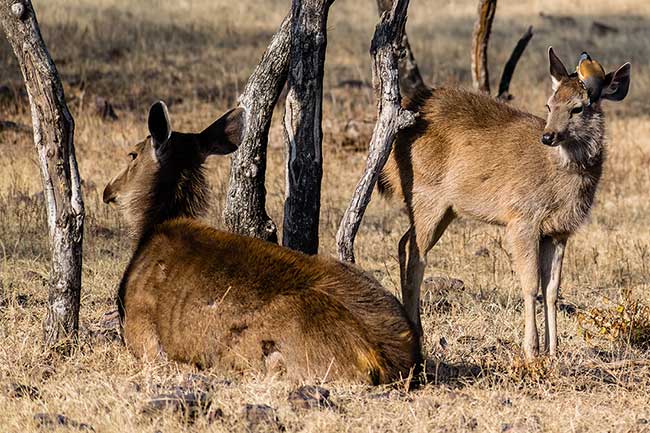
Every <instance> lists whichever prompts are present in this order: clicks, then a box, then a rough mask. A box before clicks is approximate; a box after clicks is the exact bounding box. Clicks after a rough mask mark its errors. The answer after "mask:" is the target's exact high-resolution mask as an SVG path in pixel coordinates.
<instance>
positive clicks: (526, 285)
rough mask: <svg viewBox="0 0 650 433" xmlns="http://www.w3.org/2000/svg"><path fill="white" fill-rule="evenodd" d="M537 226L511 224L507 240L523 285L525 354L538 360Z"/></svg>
mask: <svg viewBox="0 0 650 433" xmlns="http://www.w3.org/2000/svg"><path fill="white" fill-rule="evenodd" d="M537 233H538V232H537V231H536V230H535V229H534V228H533V227H528V226H523V225H516V224H511V225H509V226H508V228H507V237H508V241H509V244H510V251H511V254H512V261H513V267H514V268H515V271H516V273H517V275H518V276H519V281H520V283H521V291H522V296H523V299H524V322H525V325H524V345H523V346H524V354H525V356H526V359H528V360H531V359H534V358H535V357H536V356H537V355H538V353H539V339H538V335H537V324H536V321H535V300H536V297H537V292H538V290H539V244H540V241H539V235H538V234H537Z"/></svg>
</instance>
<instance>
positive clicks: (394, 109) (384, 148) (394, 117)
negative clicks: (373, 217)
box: [336, 0, 415, 263]
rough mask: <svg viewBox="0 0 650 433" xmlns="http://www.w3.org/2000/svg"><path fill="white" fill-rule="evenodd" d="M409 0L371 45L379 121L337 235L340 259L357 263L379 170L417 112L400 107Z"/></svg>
mask: <svg viewBox="0 0 650 433" xmlns="http://www.w3.org/2000/svg"><path fill="white" fill-rule="evenodd" d="M408 3H409V2H408V0H396V1H395V2H394V4H393V6H392V9H391V10H390V11H389V12H388V13H385V14H383V15H382V17H381V19H380V21H379V24H378V25H377V27H376V29H375V35H374V36H373V38H372V43H371V45H370V54H371V56H372V81H373V87H374V90H375V96H376V98H377V123H376V124H375V129H374V131H373V133H372V139H371V140H370V149H369V152H368V159H367V160H366V167H365V169H364V172H363V175H362V176H361V179H360V180H359V183H357V186H356V189H355V191H354V195H353V196H352V200H351V202H350V205H349V206H348V208H347V209H346V211H345V214H344V215H343V219H342V221H341V224H340V225H339V230H338V232H337V234H336V243H337V247H338V253H339V258H340V259H341V260H346V261H348V262H353V263H354V238H355V236H356V234H357V231H358V230H359V226H360V225H361V220H362V218H363V214H364V212H365V211H366V207H367V206H368V203H369V202H370V197H371V195H372V190H373V188H374V186H375V184H376V183H377V179H378V178H379V173H380V171H381V169H382V168H383V167H384V164H386V161H387V160H388V155H389V154H390V150H391V146H392V143H393V138H394V137H395V134H397V132H398V131H399V130H400V129H402V128H406V127H408V126H411V125H412V124H413V123H415V114H413V113H411V112H410V111H407V110H405V109H404V108H402V106H401V96H400V86H399V82H400V80H399V72H398V71H399V67H398V63H399V50H400V44H401V42H402V41H403V40H404V39H403V36H404V26H405V24H406V11H407V9H408Z"/></svg>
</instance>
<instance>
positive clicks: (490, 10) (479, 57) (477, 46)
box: [471, 0, 497, 94]
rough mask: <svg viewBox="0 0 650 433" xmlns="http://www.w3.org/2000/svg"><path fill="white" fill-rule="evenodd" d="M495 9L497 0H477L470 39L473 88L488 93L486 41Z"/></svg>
mask: <svg viewBox="0 0 650 433" xmlns="http://www.w3.org/2000/svg"><path fill="white" fill-rule="evenodd" d="M496 9H497V0H479V5H478V17H477V18H476V23H475V24H474V35H473V40H472V65H471V66H472V83H473V85H474V88H475V89H477V90H480V91H481V92H485V93H488V94H489V93H490V76H489V74H488V58H487V53H488V41H489V40H490V31H491V30H492V21H493V20H494V13H495V11H496Z"/></svg>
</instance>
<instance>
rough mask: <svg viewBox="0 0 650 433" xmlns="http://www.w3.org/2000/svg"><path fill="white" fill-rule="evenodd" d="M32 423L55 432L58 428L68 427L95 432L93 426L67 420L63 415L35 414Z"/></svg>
mask: <svg viewBox="0 0 650 433" xmlns="http://www.w3.org/2000/svg"><path fill="white" fill-rule="evenodd" d="M34 421H36V424H38V426H39V427H41V428H48V429H50V430H55V429H57V428H58V427H70V428H73V429H77V430H84V431H93V432H94V431H95V429H94V428H93V426H91V425H90V424H86V423H85V422H78V421H75V420H72V419H70V418H68V417H67V416H65V415H61V414H54V413H37V414H36V415H34Z"/></svg>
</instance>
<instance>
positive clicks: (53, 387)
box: [0, 0, 650, 432]
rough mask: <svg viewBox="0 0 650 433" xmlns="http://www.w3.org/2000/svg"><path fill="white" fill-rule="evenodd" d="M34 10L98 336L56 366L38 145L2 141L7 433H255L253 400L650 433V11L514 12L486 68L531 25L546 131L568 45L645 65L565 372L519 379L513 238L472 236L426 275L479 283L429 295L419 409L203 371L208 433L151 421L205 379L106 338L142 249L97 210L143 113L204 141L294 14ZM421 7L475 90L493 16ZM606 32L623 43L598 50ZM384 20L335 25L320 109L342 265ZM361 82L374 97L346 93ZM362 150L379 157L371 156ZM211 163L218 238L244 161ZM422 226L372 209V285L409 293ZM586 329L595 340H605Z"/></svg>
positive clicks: (363, 254) (501, 428)
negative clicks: (227, 195)
mask: <svg viewBox="0 0 650 433" xmlns="http://www.w3.org/2000/svg"><path fill="white" fill-rule="evenodd" d="M35 3H36V8H37V13H38V14H39V17H40V20H41V27H42V30H43V33H44V37H45V39H46V41H47V42H48V45H49V47H50V49H51V51H52V54H53V57H54V58H55V60H56V61H57V65H58V66H59V70H60V72H61V75H62V77H63V79H64V81H65V86H66V93H67V96H68V99H69V101H70V107H71V109H72V111H73V114H74V115H75V118H76V123H77V132H76V146H77V156H78V160H79V164H80V170H81V173H82V176H83V178H84V181H85V183H84V193H85V200H86V209H87V220H86V221H87V225H86V243H85V249H84V260H85V261H84V274H83V284H84V291H83V297H82V313H81V321H82V323H83V325H84V332H83V333H82V344H81V345H80V347H79V349H78V350H77V351H76V352H75V353H73V354H72V355H71V356H70V357H68V358H66V359H61V358H57V357H55V356H52V355H50V354H47V353H44V352H43V349H42V346H41V343H40V322H41V319H42V316H43V312H44V308H43V307H44V303H45V302H46V299H47V297H46V289H45V284H44V282H45V279H46V278H47V274H48V250H47V243H46V236H45V233H46V227H45V216H44V212H43V209H42V206H41V205H42V199H41V198H40V196H39V189H40V180H39V177H38V171H37V166H36V164H35V162H34V157H35V152H34V150H33V147H32V141H31V136H30V135H29V134H25V133H23V132H19V131H13V130H6V131H1V132H0V150H1V151H0V167H2V169H1V171H0V220H1V221H2V223H1V224H0V252H1V255H0V258H1V260H0V291H1V292H0V386H1V387H2V391H1V392H0V407H1V408H2V409H3V410H1V411H0V430H1V431H3V432H14V431H15V432H21V431H30V430H36V429H37V426H36V423H35V421H34V420H33V415H34V414H35V413H38V412H51V413H62V414H65V415H67V416H68V417H69V418H70V419H73V420H77V421H80V422H86V423H89V424H90V425H92V426H93V427H94V429H95V431H97V432H121V431H147V432H154V431H156V430H160V431H164V432H170V431H181V430H193V431H241V430H245V429H246V428H247V424H246V421H245V417H244V416H243V410H244V405H245V404H246V403H259V404H268V405H270V406H272V407H273V408H275V409H276V411H277V415H278V417H279V419H280V421H281V423H282V424H283V425H284V426H285V427H286V429H287V430H289V431H293V430H302V431H339V430H342V431H441V432H442V431H445V432H448V431H489V432H506V431H508V432H528V431H582V432H593V431H615V432H628V431H629V432H632V431H634V432H637V431H650V408H649V407H648V404H647V396H648V392H649V391H650V366H649V365H648V361H650V357H649V356H648V355H649V353H648V352H647V347H648V344H647V343H648V341H647V338H648V334H647V332H648V329H647V326H648V321H649V320H650V318H649V317H648V307H647V305H649V304H650V295H649V294H648V293H649V290H648V289H650V287H649V286H650V273H649V272H650V230H649V229H648V214H649V212H650V195H649V193H648V190H649V188H650V171H649V170H648V165H649V163H650V146H649V145H650V138H649V137H650V118H649V117H648V116H649V110H648V108H650V107H649V104H648V99H649V97H650V73H649V72H648V59H649V58H650V48H648V47H650V30H648V29H649V28H650V27H649V25H650V6H648V3H647V2H645V1H641V0H624V1H616V2H614V1H612V0H602V1H597V2H594V1H587V0H577V1H574V2H571V3H569V4H567V2H563V1H559V0H545V1H542V0H523V1H519V2H514V1H504V2H500V4H499V10H498V11H497V20H496V22H495V31H494V37H493V40H492V44H491V51H490V55H491V58H490V61H491V63H492V64H493V65H495V66H494V67H493V69H492V81H493V83H494V82H495V81H496V79H497V78H498V74H499V73H500V69H501V65H502V64H503V62H504V61H505V59H506V58H507V56H508V54H509V52H510V49H511V47H512V46H513V45H514V43H515V41H516V40H517V38H518V37H519V35H520V34H521V33H522V32H523V31H524V29H525V28H526V26H527V25H529V24H533V25H534V26H535V29H536V33H535V37H534V38H533V41H532V43H531V45H530V47H529V49H528V51H527V52H526V53H525V55H524V58H523V59H522V63H521V64H520V66H519V68H518V70H517V72H516V75H515V79H514V81H513V85H512V89H511V91H512V93H513V94H514V95H515V96H516V98H517V99H516V100H515V101H514V103H515V104H518V105H520V106H522V107H525V108H527V109H529V110H531V111H533V112H535V113H538V114H542V113H543V106H544V100H545V97H546V94H547V92H548V90H549V84H550V83H549V80H548V78H547V75H546V74H547V72H546V71H547V66H546V59H545V49H546V47H547V46H548V45H551V44H552V45H554V46H555V47H556V49H557V50H558V52H559V53H560V55H561V56H562V57H563V58H564V59H566V61H567V63H569V62H570V61H571V60H573V59H575V58H576V57H577V55H578V54H579V52H580V51H582V50H588V51H590V52H591V53H592V54H593V55H594V56H595V57H596V58H598V59H601V60H602V61H603V63H604V64H605V65H606V67H607V68H612V67H614V66H616V65H618V64H620V63H622V62H623V61H625V60H630V61H632V64H633V75H632V76H633V78H632V81H633V84H632V89H631V92H630V96H629V97H628V99H627V100H626V101H624V102H623V103H621V104H618V105H615V104H608V107H607V109H608V112H609V114H610V115H609V118H608V139H609V142H610V147H609V159H608V161H607V164H606V173H605V177H604V179H603V182H602V187H601V189H600V192H599V195H598V199H597V203H596V205H595V208H594V211H593V216H592V219H591V222H590V223H589V224H587V225H586V226H585V227H584V228H583V229H582V230H581V231H580V233H578V234H577V235H576V236H575V238H574V239H572V241H571V242H570V246H569V250H568V257H567V259H566V265H565V272H564V284H563V288H562V291H561V292H562V293H561V294H562V301H561V303H562V311H563V313H562V314H560V319H559V326H560V328H559V335H560V339H561V342H560V344H561V355H560V357H559V359H557V360H556V361H554V362H551V361H549V360H541V361H540V362H539V363H538V364H537V365H534V366H524V365H523V364H522V362H521V359H520V347H519V344H520V340H521V338H522V330H523V322H522V317H521V316H522V311H521V302H520V297H519V294H518V287H517V282H516V278H515V276H514V275H513V273H512V270H511V267H510V264H509V261H508V255H507V253H506V252H505V250H504V249H503V247H502V233H501V231H500V230H499V229H497V228H493V227H488V226H484V225H478V224H475V223H473V222H469V221H461V222H457V223H455V224H454V225H452V227H451V228H450V229H449V230H448V232H447V233H446V234H445V236H444V237H443V239H442V240H441V242H440V244H439V245H438V246H437V247H436V248H435V249H434V250H433V251H432V253H431V255H430V264H429V266H428V268H427V272H426V274H427V276H442V275H447V276H452V277H455V278H459V279H461V280H463V281H464V283H465V284H464V288H463V289H457V290H447V289H444V288H443V289H440V288H436V287H434V286H433V285H428V286H427V288H425V290H427V291H428V294H426V296H425V298H426V299H427V302H426V304H425V305H424V310H425V317H424V321H423V323H424V328H425V333H426V336H427V344H426V354H427V356H428V358H429V365H428V371H429V373H430V375H429V377H430V383H429V384H427V385H426V386H424V387H423V389H421V390H419V391H416V392H412V393H405V392H403V391H401V390H399V389H392V388H385V389H384V388H368V387H363V386H350V385H345V384H328V385H327V386H328V387H329V388H330V390H331V391H332V400H333V401H334V402H335V403H336V404H337V407H338V410H329V409H323V410H313V411H307V412H295V411H293V410H292V409H291V406H290V405H289V403H288V402H287V395H288V393H289V391H291V390H292V389H293V388H294V387H295V385H294V384H290V383H286V382H283V381H277V380H275V381H273V380H266V379H264V378H262V377H258V376H256V375H255V374H250V375H247V376H245V377H229V376H228V375H227V374H225V373H223V372H220V371H211V372H207V373H205V374H207V375H208V376H209V377H210V378H211V379H212V380H213V381H214V386H215V388H214V392H213V394H212V395H213V404H214V406H215V407H219V408H220V409H221V410H222V411H223V417H222V418H221V419H220V420H218V421H215V422H214V423H212V424H208V423H207V421H205V420H204V419H199V420H198V421H196V422H195V423H194V424H192V425H189V424H185V423H184V420H183V418H182V417H180V416H177V415H174V414H171V413H165V414H163V415H158V416H154V417H153V418H149V417H147V416H144V415H143V414H142V413H141V410H142V408H143V407H144V405H145V402H146V400H147V399H148V398H150V397H151V396H152V395H154V394H155V393H156V392H159V390H160V389H161V387H162V388H164V387H168V386H172V385H175V384H178V383H179V382H180V381H182V380H183V378H184V377H185V376H186V375H187V374H188V373H191V372H192V369H191V368H189V367H187V366H182V365H174V364H155V365H143V364H142V363H140V362H139V361H137V360H135V359H134V358H133V357H132V356H131V355H130V354H129V353H128V352H127V351H126V350H125V349H124V348H123V347H122V346H121V345H119V344H118V343H116V342H111V341H104V340H102V339H99V338H96V337H94V336H93V335H92V333H91V332H89V330H92V329H93V326H95V324H96V322H97V321H98V320H99V319H100V317H101V315H102V314H103V313H104V312H105V311H107V310H110V309H111V308H112V307H113V302H114V301H113V298H114V295H115V287H116V284H117V282H118V280H119V278H120V276H121V273H122V270H123V268H124V266H125V264H126V261H127V260H128V257H129V253H130V248H131V246H130V244H129V242H128V241H127V239H126V237H125V232H124V228H123V226H122V225H121V223H120V219H119V217H118V215H117V214H116V212H115V210H114V209H111V208H108V207H106V206H104V205H103V204H102V203H101V197H100V196H101V191H102V188H103V186H104V184H105V183H106V182H107V180H108V179H109V177H110V176H111V174H112V173H114V172H115V171H116V170H117V168H118V167H119V166H121V165H122V164H123V163H124V161H125V159H126V156H125V150H126V148H127V147H128V146H129V145H130V144H131V143H134V142H135V140H137V139H140V138H141V137H142V136H143V135H144V134H145V133H146V131H145V124H144V115H145V111H146V108H147V107H148V106H149V104H150V103H151V102H152V101H153V100H154V99H155V98H162V99H165V100H166V101H167V102H169V103H170V109H171V113H172V119H173V121H174V123H175V125H176V126H177V127H178V128H179V129H185V130H196V129H199V128H201V127H202V126H204V125H206V124H207V123H208V122H210V121H211V120H213V119H214V118H216V116H218V115H219V114H220V113H221V112H222V111H223V110H225V109H226V108H228V107H229V106H230V105H232V104H233V101H235V99H236V97H237V95H238V93H239V91H240V89H241V88H242V85H243V83H244V82H245V80H246V78H247V77H248V75H249V73H250V72H251V70H252V68H253V67H254V65H255V63H256V61H257V59H258V58H259V56H260V55H261V53H262V51H263V50H264V48H265V46H266V43H267V42H268V40H269V38H270V36H271V35H272V33H273V32H274V31H275V29H276V27H277V26H278V25H279V23H280V21H281V19H282V17H283V15H284V14H285V12H286V10H287V9H288V4H289V2H288V1H280V0H272V1H271V0H267V1H265V2H264V7H263V8H262V7H259V4H260V3H261V2H255V1H252V0H240V1H237V2H230V1H225V0H219V1H206V0H200V1H178V2H163V1H152V0H147V1H141V2H132V1H126V0H102V1H91V0H81V1H74V2H73V1H70V0H51V1H47V2H45V1H36V2H35ZM412 3H413V4H412V7H411V11H410V21H409V32H410V38H411V43H412V45H413V48H414V51H415V54H416V56H417V58H418V60H419V62H420V65H421V68H422V70H423V72H424V74H425V76H426V78H427V80H428V81H429V82H435V83H443V84H460V85H467V84H468V82H469V68H468V56H469V49H468V47H469V40H470V34H471V28H472V21H473V14H474V11H475V2H474V1H472V0H456V1H453V2H443V1H440V0H438V1H434V0H415V1H413V2H412ZM539 12H544V13H545V14H547V15H551V16H553V17H554V18H548V17H541V16H539ZM562 17H564V19H562ZM571 20H573V22H571ZM594 20H597V21H602V22H605V23H607V24H609V25H613V26H615V27H617V28H618V29H619V31H618V33H613V34H609V35H607V36H598V35H596V34H593V33H592V32H591V25H592V22H593V21H594ZM375 22H376V16H375V9H374V0H363V2H350V1H344V0H339V1H338V2H337V3H335V4H334V6H333V7H332V10H331V18H330V24H329V29H330V32H329V38H330V39H329V46H328V53H327V56H328V63H327V68H326V69H327V71H326V76H325V107H324V129H325V131H326V137H325V142H324V157H325V175H324V179H323V199H322V217H321V245H322V252H323V253H324V254H333V253H334V234H335V232H336V228H337V224H338V222H339V220H340V218H341V216H342V213H343V210H344V208H345V206H346V205H347V200H349V198H350V195H351V192H352V189H353V187H354V184H355V182H356V176H357V175H358V174H359V173H360V171H361V169H362V167H363V162H364V153H363V152H352V151H349V150H345V149H342V148H341V147H340V146H339V145H338V143H340V142H342V141H345V140H343V139H341V137H340V135H341V134H343V133H344V130H345V125H346V124H347V122H348V121H350V120H355V121H358V122H363V121H364V120H368V119H372V117H373V115H374V102H373V100H372V94H371V91H370V89H369V88H368V87H367V83H368V82H369V80H370V76H369V73H370V72H369V57H368V55H367V48H368V45H369V41H370V37H371V34H372V31H373V28H374V24H375ZM0 55H1V58H2V59H3V60H2V62H1V63H0V72H1V73H2V74H1V75H0V77H1V80H2V82H1V83H0V84H6V85H7V86H8V87H7V88H5V89H4V90H2V92H0V120H12V121H15V122H20V123H23V124H28V123H29V113H28V108H27V105H26V99H25V96H24V95H23V94H22V93H21V92H22V87H21V81H20V77H19V75H18V70H17V68H16V65H15V61H14V60H13V56H12V54H11V53H10V52H9V50H8V48H7V46H6V44H4V43H3V44H2V45H0ZM346 80H359V81H361V82H362V85H361V86H360V87H354V88H350V87H349V86H346V85H345V84H344V82H345V81H346ZM97 96H99V97H103V98H107V99H108V100H110V101H111V102H112V103H113V105H114V106H115V110H116V112H117V114H118V116H119V119H118V120H116V121H114V122H111V121H106V120H103V119H102V118H101V117H100V116H98V115H97V113H96V111H95V98H96V97H97ZM277 114H278V115H277V116H276V121H275V124H274V126H273V129H272V132H271V143H270V147H271V150H270V155H269V159H270V160H269V175H268V185H267V188H268V191H269V211H270V214H271V215H272V217H273V218H274V220H275V221H276V222H279V221H281V216H282V201H283V188H284V185H283V183H284V177H283V167H284V155H283V144H282V139H281V137H282V132H281V126H280V123H279V122H278V119H279V118H280V114H281V111H278V113H277ZM356 144H357V145H360V146H361V147H363V141H361V142H360V143H356ZM209 165H210V175H211V182H212V184H213V187H214V192H215V194H214V207H213V210H212V211H211V213H210V215H209V216H208V219H209V220H210V221H211V222H213V223H214V224H216V225H220V224H221V222H220V214H221V209H222V204H223V200H224V187H225V184H226V182H227V176H228V160H227V159H220V160H219V159H214V160H212V161H210V163H209ZM531 175H534V174H531ZM405 229H406V219H405V217H404V215H403V214H402V213H401V211H400V209H399V207H398V206H397V205H396V204H395V203H388V202H385V201H383V200H381V199H375V200H374V201H373V203H372V204H371V206H370V208H369V210H368V213H367V215H366V218H365V221H364V225H363V227H362V231H361V233H360V236H359V238H358V240H357V256H358V257H359V258H360V263H359V264H360V266H361V267H363V268H364V269H366V270H368V271H369V272H372V273H373V274H374V275H375V276H376V277H377V278H378V279H379V280H380V281H381V282H382V283H383V284H384V285H385V286H386V287H387V288H388V289H390V290H392V291H395V292H397V291H398V280H399V271H398V266H397V260H396V245H397V240H398V239H399V237H400V236H401V234H402V232H403V231H404V230H405ZM605 300H609V301H607V302H605ZM619 305H620V306H622V308H623V312H621V311H620V308H618V306H619ZM644 305H645V306H646V307H643V306H644ZM617 308H618V309H617ZM632 308H634V310H632ZM644 308H645V309H644ZM540 317H541V316H540ZM579 317H583V320H582V321H580V320H579ZM590 320H591V321H590ZM641 325H642V326H641ZM643 326H645V328H643ZM603 328H605V331H604V332H603V331H601V329H603ZM630 329H635V330H639V329H643V330H644V332H645V333H644V332H641V333H633V332H632V331H630ZM585 330H586V331H587V332H588V333H589V335H591V338H590V339H588V341H585V339H584V338H583V336H584V335H585ZM610 331H611V332H610ZM615 334H616V335H615ZM630 336H634V339H632V338H630ZM644 339H645V340H644ZM644 360H645V361H644ZM13 382H18V383H22V384H28V385H32V386H35V387H36V388H38V390H39V397H38V398H34V399H30V398H27V397H23V398H13V397H11V396H10V393H8V392H6V389H5V388H6V386H8V385H9V384H10V383H13Z"/></svg>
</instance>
